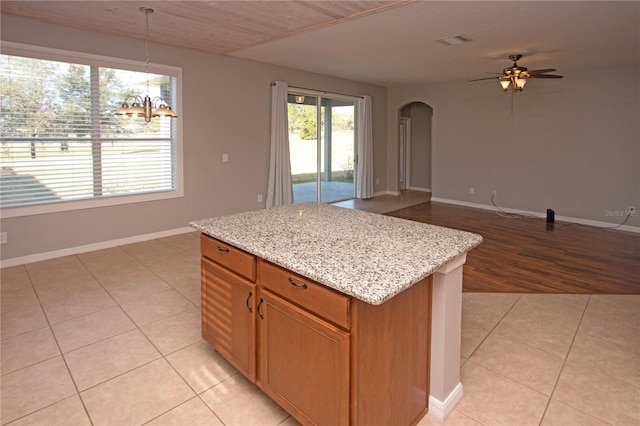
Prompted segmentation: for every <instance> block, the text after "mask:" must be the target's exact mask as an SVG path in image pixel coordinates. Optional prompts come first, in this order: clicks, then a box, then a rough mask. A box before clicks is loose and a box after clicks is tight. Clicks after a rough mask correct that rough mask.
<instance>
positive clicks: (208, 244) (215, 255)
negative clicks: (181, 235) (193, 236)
mask: <svg viewBox="0 0 640 426" xmlns="http://www.w3.org/2000/svg"><path fill="white" fill-rule="evenodd" d="M200 250H201V251H202V255H203V256H204V257H207V258H209V259H211V260H213V261H214V262H216V263H217V264H219V265H222V266H224V267H225V268H227V269H229V270H231V271H233V272H235V273H236V274H238V275H241V276H243V277H245V278H246V279H248V280H250V281H253V282H255V280H256V257H255V256H253V255H251V254H249V253H246V252H244V251H242V250H240V249H237V248H235V247H233V246H230V245H229V244H226V243H223V242H221V241H218V240H216V239H214V238H211V237H209V236H207V235H204V234H201V235H200Z"/></svg>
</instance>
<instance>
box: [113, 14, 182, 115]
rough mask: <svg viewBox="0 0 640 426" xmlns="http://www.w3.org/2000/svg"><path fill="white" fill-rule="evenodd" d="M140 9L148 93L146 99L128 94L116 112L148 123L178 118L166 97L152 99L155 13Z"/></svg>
mask: <svg viewBox="0 0 640 426" xmlns="http://www.w3.org/2000/svg"><path fill="white" fill-rule="evenodd" d="M138 10H139V11H140V12H143V13H144V17H145V39H144V53H145V62H144V70H145V74H146V75H147V95H146V96H145V97H144V99H142V97H141V96H139V95H131V96H128V97H127V98H126V99H125V101H124V102H123V103H122V106H121V107H120V108H118V110H117V111H116V112H115V114H116V115H125V116H129V117H143V118H144V121H145V122H146V123H149V122H150V121H151V119H152V118H153V117H169V118H176V117H177V114H176V113H175V112H173V110H172V109H171V106H170V105H169V104H168V103H167V102H166V101H165V100H164V99H162V98H161V97H156V98H154V99H153V100H151V96H150V93H151V90H150V86H151V78H150V75H149V14H150V13H153V9H151V8H149V7H144V6H143V7H139V8H138ZM130 100H131V101H132V104H131V106H129V101H130Z"/></svg>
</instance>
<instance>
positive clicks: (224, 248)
mask: <svg viewBox="0 0 640 426" xmlns="http://www.w3.org/2000/svg"><path fill="white" fill-rule="evenodd" d="M218 251H223V252H225V253H229V249H228V248H226V247H221V246H218Z"/></svg>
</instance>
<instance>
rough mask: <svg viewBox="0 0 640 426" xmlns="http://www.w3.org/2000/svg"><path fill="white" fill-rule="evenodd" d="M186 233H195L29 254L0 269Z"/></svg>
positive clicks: (146, 236) (188, 229) (168, 233)
mask: <svg viewBox="0 0 640 426" xmlns="http://www.w3.org/2000/svg"><path fill="white" fill-rule="evenodd" d="M187 232H195V229H193V228H191V227H184V228H176V229H169V230H167V231H160V232H154V233H151V234H143V235H135V236H133V237H127V238H121V239H118V240H110V241H102V242H99V243H94V244H87V245H84V246H77V247H69V248H66V249H61V250H53V251H48V252H44V253H37V254H31V255H29V256H22V257H14V258H12V259H5V260H2V261H0V267H2V268H6V267H10V266H17V265H24V264H26V263H33V262H40V261H43V260H49V259H54V258H56V257H62V256H70V255H73V254H78V253H86V252H88V251H95V250H102V249H106V248H111V247H117V246H123V245H126V244H133V243H140V242H143V241H149V240H155V239H157V238H164V237H171V236H172V235H179V234H186V233H187Z"/></svg>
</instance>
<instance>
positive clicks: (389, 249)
mask: <svg viewBox="0 0 640 426" xmlns="http://www.w3.org/2000/svg"><path fill="white" fill-rule="evenodd" d="M190 226H191V227H193V228H195V229H197V230H199V231H201V232H203V233H204V234H207V235H209V236H211V237H213V238H216V239H218V240H220V241H223V242H225V243H227V244H229V245H232V246H235V247H237V248H239V249H242V250H244V251H246V252H248V253H251V254H254V255H256V256H258V257H261V258H263V259H265V260H268V261H270V262H272V263H275V264H276V265H280V266H282V267H284V268H286V269H289V270H291V271H293V272H296V273H298V274H300V275H303V276H305V277H307V278H309V279H312V280H314V281H317V282H319V283H322V284H324V285H326V286H328V287H330V288H333V289H335V290H338V291H340V292H342V293H345V294H348V295H350V296H353V297H355V298H357V299H359V300H362V301H364V302H367V303H370V304H372V305H379V304H381V303H383V302H385V301H386V300H388V299H390V298H391V297H393V296H394V295H396V294H398V293H401V292H402V291H403V290H405V289H407V288H408V287H410V286H411V285H413V284H415V283H417V282H418V281H420V280H421V279H423V278H424V277H426V276H429V275H431V274H432V273H434V272H435V271H436V270H438V269H439V268H441V267H442V266H444V265H446V264H447V263H449V262H450V261H452V260H453V259H455V258H456V257H458V256H460V255H462V254H464V253H466V252H468V251H469V250H471V249H473V248H474V247H476V246H477V245H479V244H480V243H481V242H482V237H481V236H480V235H478V234H473V233H470V232H465V231H459V230H456V229H450V228H444V227H441V226H434V225H428V224H424V223H420V222H414V221H410V220H405V219H399V218H395V217H390V216H383V215H379V214H374V213H367V212H363V211H358V210H352V209H347V208H342V207H336V206H331V205H328V204H321V203H301V204H293V205H289V206H283V207H275V208H271V209H266V210H257V211H251V212H246V213H238V214H233V215H229V216H220V217H214V218H210V219H203V220H198V221H194V222H191V223H190Z"/></svg>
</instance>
